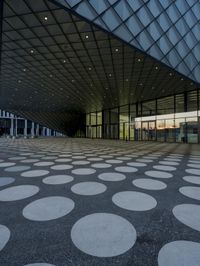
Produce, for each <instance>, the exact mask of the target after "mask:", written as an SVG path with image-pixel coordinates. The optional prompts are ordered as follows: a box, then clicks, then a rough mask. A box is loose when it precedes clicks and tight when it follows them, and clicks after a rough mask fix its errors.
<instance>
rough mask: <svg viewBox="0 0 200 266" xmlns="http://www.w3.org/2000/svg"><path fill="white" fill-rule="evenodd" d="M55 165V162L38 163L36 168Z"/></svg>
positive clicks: (35, 164)
mask: <svg viewBox="0 0 200 266" xmlns="http://www.w3.org/2000/svg"><path fill="white" fill-rule="evenodd" d="M53 164H54V162H38V163H34V166H50V165H53Z"/></svg>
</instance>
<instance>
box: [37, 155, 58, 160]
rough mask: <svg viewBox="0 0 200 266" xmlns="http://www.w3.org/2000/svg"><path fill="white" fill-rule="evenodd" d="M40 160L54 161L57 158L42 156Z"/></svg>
mask: <svg viewBox="0 0 200 266" xmlns="http://www.w3.org/2000/svg"><path fill="white" fill-rule="evenodd" d="M41 159H42V160H56V159H57V156H44V157H42V158H41Z"/></svg>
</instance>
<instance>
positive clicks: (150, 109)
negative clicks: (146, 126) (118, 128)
mask: <svg viewBox="0 0 200 266" xmlns="http://www.w3.org/2000/svg"><path fill="white" fill-rule="evenodd" d="M155 113H156V101H149V102H143V103H142V116H147V115H154V114H155Z"/></svg>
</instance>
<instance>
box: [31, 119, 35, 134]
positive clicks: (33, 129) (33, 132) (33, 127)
mask: <svg viewBox="0 0 200 266" xmlns="http://www.w3.org/2000/svg"><path fill="white" fill-rule="evenodd" d="M34 136H35V124H34V122H32V127H31V137H34Z"/></svg>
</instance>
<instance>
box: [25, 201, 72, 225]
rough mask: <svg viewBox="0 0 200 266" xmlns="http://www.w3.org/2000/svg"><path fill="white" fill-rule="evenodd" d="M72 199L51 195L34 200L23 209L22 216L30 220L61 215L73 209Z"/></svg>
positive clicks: (55, 217)
mask: <svg viewBox="0 0 200 266" xmlns="http://www.w3.org/2000/svg"><path fill="white" fill-rule="evenodd" d="M74 206H75V204H74V202H73V200H71V199H69V198H66V197H59V196H52V197H45V198H41V199H38V200H35V201H33V202H31V203H30V204H28V205H27V206H26V207H25V208H24V209H23V212H22V213H23V216H24V217H25V218H27V219H28V220H31V221H49V220H54V219H57V218H60V217H63V216H65V215H67V214H68V213H70V212H71V211H72V210H73V209H74Z"/></svg>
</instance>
